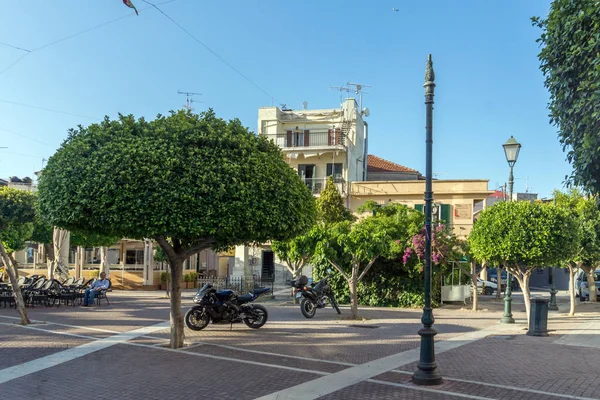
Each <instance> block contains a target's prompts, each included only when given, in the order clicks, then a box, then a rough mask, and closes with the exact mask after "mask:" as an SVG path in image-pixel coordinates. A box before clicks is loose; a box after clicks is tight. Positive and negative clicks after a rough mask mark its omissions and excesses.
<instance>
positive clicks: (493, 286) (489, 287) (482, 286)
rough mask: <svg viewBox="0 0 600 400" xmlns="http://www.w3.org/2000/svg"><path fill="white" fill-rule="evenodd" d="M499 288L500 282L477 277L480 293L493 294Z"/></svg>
mask: <svg viewBox="0 0 600 400" xmlns="http://www.w3.org/2000/svg"><path fill="white" fill-rule="evenodd" d="M497 290H498V284H497V283H494V282H491V281H484V280H482V279H480V278H477V292H478V293H479V294H486V295H488V296H491V295H492V294H494V292H495V291H497Z"/></svg>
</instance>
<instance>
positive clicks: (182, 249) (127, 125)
mask: <svg viewBox="0 0 600 400" xmlns="http://www.w3.org/2000/svg"><path fill="white" fill-rule="evenodd" d="M38 188H39V198H40V201H39V203H40V208H41V210H42V211H43V214H44V215H45V216H47V217H48V219H49V221H50V222H51V223H52V224H54V225H56V226H59V227H61V228H64V229H69V230H74V231H85V232H97V233H99V234H103V235H109V236H112V235H114V236H119V237H128V238H134V239H140V240H142V239H145V238H152V239H154V240H155V241H156V242H157V243H158V244H159V245H160V247H161V248H162V249H163V250H164V251H165V254H166V256H167V258H168V260H169V265H170V266H171V278H172V285H171V347H172V348H179V347H182V346H183V339H184V336H183V328H184V324H183V313H182V310H181V281H182V274H183V262H184V261H185V260H186V259H187V258H188V257H190V256H191V255H193V254H196V253H198V252H199V251H202V250H204V249H208V248H213V249H215V250H220V249H224V248H227V247H230V246H234V245H241V244H248V243H252V242H257V243H264V242H267V241H270V240H273V239H277V240H286V239H288V238H291V237H294V236H296V235H298V234H301V233H303V232H306V231H307V230H308V229H309V228H310V227H311V226H312V225H313V223H314V220H315V213H316V212H315V204H314V198H313V197H312V195H311V193H310V191H309V190H308V188H307V187H306V185H304V183H302V181H301V180H300V177H299V176H298V174H297V173H296V172H295V171H294V170H293V169H292V168H290V166H289V165H287V164H286V162H285V161H284V159H283V155H282V154H281V151H280V149H279V148H278V147H277V146H276V145H275V144H274V143H272V142H271V141H269V140H268V139H267V138H266V137H265V136H263V135H258V136H256V135H254V134H253V133H252V132H250V131H248V129H247V128H245V127H244V126H242V124H241V122H240V121H239V120H237V119H235V120H231V121H228V122H227V121H224V120H223V119H220V118H217V116H216V115H215V113H214V112H213V111H212V110H209V111H207V112H204V113H202V114H200V115H196V114H192V113H190V112H184V111H179V112H172V113H171V115H169V116H166V117H165V116H161V115H159V116H158V117H157V118H156V119H155V120H154V121H150V122H148V121H146V120H145V119H143V118H141V119H139V120H135V119H134V117H133V116H123V115H120V116H119V119H118V120H115V121H112V120H110V119H109V118H108V117H106V118H105V119H104V120H103V121H102V122H101V123H99V124H92V125H90V126H88V127H82V126H80V127H79V128H78V129H76V130H71V131H70V133H69V137H68V138H67V140H66V141H65V142H64V143H63V144H62V146H61V148H60V149H59V150H58V151H57V152H56V154H55V155H53V156H52V157H50V159H49V160H48V164H47V165H46V168H44V171H43V173H42V174H41V176H40V182H39V186H38Z"/></svg>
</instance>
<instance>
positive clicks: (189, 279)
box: [183, 274, 192, 289]
mask: <svg viewBox="0 0 600 400" xmlns="http://www.w3.org/2000/svg"><path fill="white" fill-rule="evenodd" d="M183 281H184V282H185V288H186V289H188V288H189V285H190V282H191V281H192V277H191V276H190V274H185V275H184V276H183Z"/></svg>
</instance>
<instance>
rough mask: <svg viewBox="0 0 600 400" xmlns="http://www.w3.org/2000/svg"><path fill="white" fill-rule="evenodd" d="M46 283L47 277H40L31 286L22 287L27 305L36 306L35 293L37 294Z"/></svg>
mask: <svg viewBox="0 0 600 400" xmlns="http://www.w3.org/2000/svg"><path fill="white" fill-rule="evenodd" d="M45 283H46V278H45V277H40V278H38V279H36V280H35V281H34V282H32V283H31V284H30V285H29V286H27V287H23V288H21V294H22V295H23V301H24V302H25V305H30V306H32V307H34V306H35V301H34V298H35V294H37V293H38V292H39V291H40V290H41V288H42V287H43V286H44V284H45Z"/></svg>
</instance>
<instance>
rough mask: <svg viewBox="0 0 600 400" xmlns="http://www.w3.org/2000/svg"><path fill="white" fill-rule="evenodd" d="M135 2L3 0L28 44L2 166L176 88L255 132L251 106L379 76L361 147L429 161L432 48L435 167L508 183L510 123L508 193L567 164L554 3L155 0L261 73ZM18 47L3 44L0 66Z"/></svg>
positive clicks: (318, 99)
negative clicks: (539, 23) (427, 91)
mask: <svg viewBox="0 0 600 400" xmlns="http://www.w3.org/2000/svg"><path fill="white" fill-rule="evenodd" d="M156 1H157V2H161V1H164V0H156ZM132 2H133V3H134V4H135V5H136V6H137V8H138V10H140V15H139V16H135V14H133V12H132V10H130V9H129V8H127V7H125V6H124V5H123V4H122V1H121V0H56V1H47V0H28V1H27V2H24V1H18V2H17V1H10V2H9V1H2V2H0V43H4V44H10V45H12V46H17V47H20V48H23V49H28V50H34V49H37V50H34V51H32V52H31V53H29V54H27V56H26V57H24V58H23V59H22V60H21V61H19V62H18V63H17V64H15V65H14V66H13V67H11V68H10V69H8V70H6V71H5V72H4V73H0V146H7V147H8V149H0V177H2V178H4V179H6V178H8V177H9V176H13V175H17V176H20V177H23V176H25V175H31V174H32V172H33V171H34V170H38V169H39V168H41V166H42V159H43V158H48V157H49V156H51V155H52V154H53V152H54V151H55V150H56V148H57V147H58V146H59V145H60V144H61V143H62V141H63V140H64V138H65V137H66V133H67V130H68V129H69V128H72V127H75V126H77V125H78V124H83V125H86V124H89V123H92V122H94V121H95V120H94V119H93V118H102V117H103V116H104V115H109V116H110V117H115V116H116V115H117V113H119V112H121V113H124V114H129V113H132V114H134V115H136V116H144V117H146V118H152V117H154V116H155V115H156V114H157V113H166V112H168V111H169V110H172V109H178V108H181V106H182V105H183V103H184V102H185V97H183V96H181V95H178V94H177V91H178V90H182V91H189V92H199V93H202V94H203V95H202V96H199V97H197V99H198V100H201V101H203V103H196V104H194V106H195V108H196V111H202V110H205V109H206V108H208V107H212V108H214V109H215V111H216V113H217V114H218V115H219V116H221V117H223V118H227V119H229V118H234V117H237V118H239V119H240V120H241V121H242V122H243V123H244V124H245V125H246V126H248V127H250V128H251V129H252V130H256V124H257V113H258V108H259V107H261V106H269V105H271V104H281V103H285V104H287V105H288V106H290V107H292V108H298V107H299V104H301V103H302V101H308V104H309V108H336V107H338V106H339V100H340V93H339V92H338V91H335V90H331V89H329V87H330V86H340V85H343V84H345V83H346V82H348V81H352V82H358V83H363V84H367V85H371V86H372V87H371V88H369V89H368V90H366V91H368V93H369V94H366V95H364V99H363V101H364V105H365V106H368V107H369V108H370V110H371V116H370V117H369V118H368V121H369V129H370V144H369V152H370V153H371V154H375V155H377V156H379V157H382V158H385V159H388V160H391V161H394V162H396V163H399V164H402V165H406V166H408V167H411V168H415V169H418V170H420V171H422V172H424V165H425V160H424V154H425V131H424V126H425V106H424V104H423V102H424V97H423V87H422V85H423V74H424V70H425V61H426V59H427V54H428V53H431V54H432V55H433V61H434V68H435V72H436V83H437V87H436V96H435V101H436V104H435V114H434V161H433V164H434V168H433V170H434V172H436V173H437V174H438V175H437V177H438V178H439V179H463V178H481V179H489V180H490V184H489V187H490V189H493V188H495V187H497V186H500V185H502V184H503V183H504V182H505V181H506V179H507V176H508V166H507V164H506V161H505V158H504V153H503V150H502V146H501V145H502V144H503V143H504V142H505V141H506V140H507V139H508V138H509V137H510V135H514V136H515V138H516V139H517V140H518V141H519V142H521V143H522V144H523V148H522V150H521V155H520V157H519V160H518V162H517V165H516V166H515V177H516V180H515V191H525V187H526V184H528V185H529V187H530V191H533V192H537V193H539V194H540V197H546V196H549V195H550V194H551V192H552V190H553V189H555V188H561V187H562V186H563V181H564V178H565V175H567V174H569V173H570V171H571V168H570V166H569V165H568V163H567V162H566V161H565V155H564V153H563V152H562V149H561V146H560V144H559V142H558V139H557V136H556V129H555V128H554V127H552V126H550V125H549V123H548V117H547V114H548V112H547V109H546V104H547V101H548V93H547V91H546V90H545V88H544V86H543V76H542V74H541V72H540V71H539V68H538V67H539V62H538V60H537V54H538V52H539V48H538V44H537V43H536V42H535V40H536V38H537V37H538V36H539V31H538V30H537V29H536V28H533V27H532V26H531V24H530V21H529V18H530V17H531V16H534V15H540V16H545V15H546V14H547V12H548V8H549V4H550V1H549V0H528V1H522V0H504V1H500V0H460V1H452V2H450V1H447V0H439V1H428V2H420V1H407V0H377V1H358V0H356V1H355V0H346V1H341V0H327V1H322V0H306V1H302V2H290V1H288V2H282V1H274V0H245V1H241V0H239V1H237V0H235V1H228V2H224V1H217V0H207V1H200V0H176V1H172V2H170V3H168V4H164V5H161V6H159V7H160V8H161V9H162V10H163V11H164V12H165V13H166V14H168V15H169V16H170V17H171V18H173V19H174V20H175V21H177V23H179V24H180V25H182V26H183V27H185V28H186V29H187V30H188V31H189V32H191V33H192V34H193V35H195V36H196V37H197V38H198V39H199V40H200V41H201V42H202V43H204V44H205V45H206V46H208V47H209V48H210V49H211V50H213V51H214V52H216V53H217V54H218V55H219V56H220V57H221V58H222V59H224V60H226V61H227V62H228V63H229V64H230V65H232V66H234V68H235V69H237V70H238V71H240V72H241V73H243V74H244V75H245V76H246V77H248V78H249V80H250V81H252V82H253V83H254V84H252V83H250V82H249V81H248V80H246V79H244V78H243V77H242V76H240V75H239V74H238V73H236V72H235V71H233V70H232V69H231V68H230V67H229V66H227V65H226V64H224V63H223V62H222V61H221V60H219V58H217V57H216V56H215V55H214V54H213V53H211V52H210V51H208V50H207V49H206V48H205V47H203V46H202V45H201V44H199V43H198V42H196V41H194V40H193V39H192V38H190V37H189V36H187V35H186V34H185V33H184V32H183V31H181V30H180V29H179V28H178V27H177V26H176V25H175V24H174V23H173V22H171V21H169V20H168V19H167V18H165V17H164V16H163V15H162V14H160V13H159V12H157V11H156V10H154V9H152V8H149V6H148V4H146V3H144V2H143V1H141V0H132ZM393 8H397V9H398V11H393ZM119 17H124V18H123V19H120V20H118V21H115V22H112V23H110V24H107V25H104V26H102V27H100V28H98V29H92V30H90V31H89V32H86V33H83V34H80V35H77V36H75V37H72V38H70V39H67V40H64V41H61V42H59V43H56V44H51V43H53V42H55V41H57V40H59V39H62V38H65V37H67V36H70V35H73V34H76V33H80V32H82V31H84V30H86V29H89V28H92V27H95V26H97V25H101V24H103V23H105V22H108V21H111V20H114V19H116V18H119ZM48 44H50V45H49V46H46V45H48ZM43 46H46V47H43ZM24 54H26V52H24V51H22V50H18V49H14V48H12V47H8V46H5V45H2V44H0V71H2V70H4V69H5V68H6V67H8V66H9V65H10V64H11V63H13V62H14V61H16V60H17V59H18V58H19V57H21V56H23V55H24ZM257 86H258V87H259V88H260V89H259V88H257ZM265 92H266V93H267V94H265ZM8 102H12V103H15V102H16V103H22V104H28V105H32V106H36V107H43V108H48V109H52V110H56V111H64V112H67V113H71V114H77V116H75V115H67V114H61V113H57V112H51V111H46V110H40V109H36V108H29V107H24V106H19V105H16V104H12V103H8ZM88 117H91V118H88ZM2 129H4V130H2ZM6 130H10V131H11V132H16V133H18V134H19V135H17V134H14V133H10V132H8V131H6ZM24 136H26V137H28V138H31V139H34V140H31V139H27V138H25V137H24Z"/></svg>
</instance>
